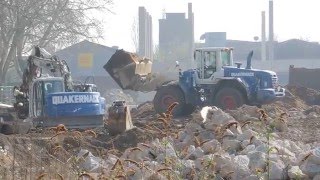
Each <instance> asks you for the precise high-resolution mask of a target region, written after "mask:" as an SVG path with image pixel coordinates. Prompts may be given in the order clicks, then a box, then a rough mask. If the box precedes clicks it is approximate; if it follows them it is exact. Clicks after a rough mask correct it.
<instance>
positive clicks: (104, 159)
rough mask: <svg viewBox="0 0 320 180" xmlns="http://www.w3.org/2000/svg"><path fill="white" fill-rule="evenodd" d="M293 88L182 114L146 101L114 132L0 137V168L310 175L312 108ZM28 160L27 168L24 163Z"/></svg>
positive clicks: (150, 174) (316, 167)
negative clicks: (280, 96)
mask: <svg viewBox="0 0 320 180" xmlns="http://www.w3.org/2000/svg"><path fill="white" fill-rule="evenodd" d="M298 89H299V88H298ZM300 93H302V94H303V92H302V90H301V89H299V90H296V91H292V93H291V95H290V96H288V97H286V98H287V100H286V101H281V102H277V103H274V104H270V105H264V106H262V107H261V108H258V107H256V106H247V105H244V106H242V107H240V108H238V109H236V110H228V111H222V110H221V109H219V108H216V107H214V106H213V107H204V108H202V109H201V110H197V111H196V112H194V113H193V114H192V115H190V116H188V117H182V118H173V117H172V116H171V115H170V113H169V114H166V115H158V114H156V113H155V112H154V108H153V106H152V102H146V103H143V104H141V105H139V106H137V107H136V108H133V109H132V111H131V112H132V118H133V124H134V126H135V128H133V129H130V130H128V131H126V132H124V133H122V134H119V135H116V136H110V135H108V132H106V131H105V130H100V131H90V130H87V131H84V132H77V131H70V132H69V131H68V132H65V133H60V132H54V133H51V134H49V133H44V134H42V135H41V136H39V135H34V136H32V134H30V135H28V137H25V136H21V137H10V136H3V138H0V160H1V162H2V165H3V167H5V168H7V169H10V168H11V169H12V164H13V163H12V162H15V163H14V164H15V165H14V166H15V167H16V170H15V171H16V173H17V174H18V172H20V171H19V168H20V170H21V172H27V174H28V172H29V174H30V172H31V173H33V176H30V177H37V176H39V175H41V173H42V174H43V173H47V174H52V173H56V174H57V172H58V173H60V174H61V175H62V176H63V177H64V178H71V179H76V178H75V177H77V176H78V175H79V174H80V176H81V175H83V176H85V175H86V176H88V177H92V178H93V179H98V177H100V178H102V179H103V177H108V178H115V179H120V178H125V179H215V178H216V179H253V180H254V179H315V180H316V179H320V141H319V139H318V137H320V106H318V105H312V106H309V105H308V103H307V102H305V101H304V100H306V99H303V98H304V97H303V96H302V95H301V97H300V96H298V95H299V94H300ZM291 100H292V101H291ZM9 137H10V138H11V139H8V138H9ZM39 137H41V138H40V139H39ZM16 144H18V145H17V146H14V145H16ZM13 147H15V148H13ZM29 147H31V148H29ZM1 148H2V150H1ZM8 152H9V153H8ZM33 152H37V154H35V153H33ZM39 152H40V153H39ZM23 153H25V154H26V155H25V156H22V154H23ZM39 154H40V155H41V156H39ZM1 157H2V158H1ZM4 157H9V158H4ZM28 158H29V159H28ZM30 159H31V162H32V165H31V167H33V168H34V169H32V168H31V169H32V170H28V168H26V167H29V166H27V164H28V163H29V162H30ZM49 164H51V166H50V165H49ZM29 165H30V164H29ZM17 167H19V168H17ZM21 167H23V168H21ZM41 167H44V168H41ZM56 167H66V168H60V169H59V168H56ZM66 171H68V172H71V173H68V172H66ZM0 172H1V168H0ZM84 172H85V173H84ZM86 173H87V174H86ZM29 174H28V176H29ZM20 175H21V174H20ZM1 177H2V178H4V179H5V178H8V177H11V176H8V175H6V176H2V175H1V173H0V178H1ZM33 179H36V178H33Z"/></svg>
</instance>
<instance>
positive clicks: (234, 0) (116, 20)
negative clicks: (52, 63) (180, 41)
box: [99, 0, 320, 51]
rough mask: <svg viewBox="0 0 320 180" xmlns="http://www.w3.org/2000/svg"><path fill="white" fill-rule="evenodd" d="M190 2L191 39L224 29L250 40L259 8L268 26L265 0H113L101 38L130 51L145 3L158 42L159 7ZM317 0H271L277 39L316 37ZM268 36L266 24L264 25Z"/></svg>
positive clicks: (181, 7)
mask: <svg viewBox="0 0 320 180" xmlns="http://www.w3.org/2000/svg"><path fill="white" fill-rule="evenodd" d="M188 2H192V4H193V12H194V17H195V19H194V20H195V24H194V28H195V40H196V41H199V39H200V36H201V35H202V34H203V33H205V32H221V31H225V32H227V38H228V39H234V40H249V41H253V37H254V36H259V37H260V36H261V11H266V21H267V22H266V23H267V24H266V25H267V27H268V2H269V0H114V5H113V7H112V11H113V12H114V14H105V15H104V16H102V17H103V19H104V23H103V25H104V28H105V31H104V39H103V40H101V41H99V43H101V44H105V45H108V46H113V45H116V46H119V47H120V48H123V49H125V50H130V51H133V49H134V46H133V41H132V38H131V37H132V32H131V31H132V24H133V21H134V18H137V16H138V7H139V6H145V8H146V9H147V11H148V12H149V13H150V14H151V15H152V21H153V37H154V41H155V42H154V43H157V42H158V29H159V21H158V20H159V19H160V18H161V17H162V13H163V11H165V12H167V13H169V12H182V13H186V14H187V8H188ZM319 8H320V2H318V0H274V33H275V38H276V39H277V40H279V41H285V40H288V39H291V38H302V39H307V40H310V41H317V42H319V41H320V25H319V22H320V21H319V20H318V17H320V10H319ZM266 31H267V36H268V28H266Z"/></svg>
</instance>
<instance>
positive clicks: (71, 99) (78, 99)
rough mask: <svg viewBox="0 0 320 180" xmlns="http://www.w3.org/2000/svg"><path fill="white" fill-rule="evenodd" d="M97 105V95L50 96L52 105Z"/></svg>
mask: <svg viewBox="0 0 320 180" xmlns="http://www.w3.org/2000/svg"><path fill="white" fill-rule="evenodd" d="M71 103H99V96H98V95H68V96H67V95H64V96H52V104H55V105H57V104H71Z"/></svg>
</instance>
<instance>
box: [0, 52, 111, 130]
mask: <svg viewBox="0 0 320 180" xmlns="http://www.w3.org/2000/svg"><path fill="white" fill-rule="evenodd" d="M13 94H14V97H15V103H14V104H13V106H9V105H3V104H2V105H1V108H0V109H2V110H1V111H4V109H5V111H6V112H8V113H7V114H9V115H8V116H9V117H11V119H10V118H1V132H2V133H4V134H11V133H23V132H27V131H29V130H30V129H31V128H37V127H43V128H46V127H54V126H58V125H59V124H63V125H64V126H66V127H67V128H71V129H72V128H75V129H89V128H96V127H103V126H104V118H105V99H104V98H103V97H101V96H100V93H99V92H97V91H96V86H95V85H94V84H75V83H74V82H73V81H72V77H71V72H70V70H69V67H68V65H67V63H66V62H65V61H64V60H60V59H59V58H58V57H56V56H52V55H50V54H49V53H47V52H46V51H45V50H44V49H42V48H40V47H38V46H35V47H34V51H33V53H32V55H30V56H29V57H28V59H27V68H26V69H25V70H24V72H23V78H22V83H21V85H20V86H16V87H14V89H13ZM2 114H4V113H2ZM3 119H9V121H4V120H3ZM12 119H15V120H12ZM21 131H23V132H21Z"/></svg>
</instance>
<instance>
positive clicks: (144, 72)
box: [103, 50, 152, 90]
mask: <svg viewBox="0 0 320 180" xmlns="http://www.w3.org/2000/svg"><path fill="white" fill-rule="evenodd" d="M151 67H152V62H151V61H150V60H149V59H145V58H140V57H139V56H138V55H137V54H134V53H130V52H126V51H124V50H117V51H116V52H115V53H114V54H113V55H112V56H111V58H110V59H109V61H108V62H107V64H105V65H104V66H103V68H104V69H105V70H106V71H107V72H108V73H109V74H110V76H111V77H112V78H113V79H114V80H115V81H116V83H117V84H118V85H119V86H120V87H121V88H122V89H124V90H127V89H129V90H137V87H138V86H139V85H141V84H143V81H145V80H146V79H148V76H150V75H151Z"/></svg>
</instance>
